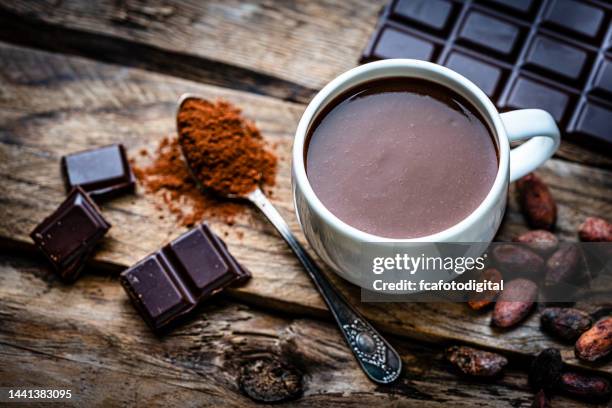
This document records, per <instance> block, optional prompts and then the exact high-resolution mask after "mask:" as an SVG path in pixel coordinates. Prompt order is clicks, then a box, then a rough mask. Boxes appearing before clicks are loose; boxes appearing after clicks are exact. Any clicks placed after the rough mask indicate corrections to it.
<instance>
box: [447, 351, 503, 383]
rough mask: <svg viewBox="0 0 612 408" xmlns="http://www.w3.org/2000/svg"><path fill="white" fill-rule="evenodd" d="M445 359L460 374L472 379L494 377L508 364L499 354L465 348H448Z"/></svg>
mask: <svg viewBox="0 0 612 408" xmlns="http://www.w3.org/2000/svg"><path fill="white" fill-rule="evenodd" d="M446 358H447V360H448V361H449V362H450V363H451V364H453V365H454V366H455V367H456V368H458V369H459V370H460V371H461V372H462V373H464V374H466V375H470V376H474V377H495V376H497V375H499V374H501V372H502V371H503V369H504V367H505V366H506V364H508V360H507V359H506V357H504V356H502V355H500V354H497V353H491V352H489V351H484V350H478V349H475V348H473V347H466V346H453V347H449V348H448V349H447V350H446Z"/></svg>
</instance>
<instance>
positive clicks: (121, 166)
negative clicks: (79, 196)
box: [62, 144, 135, 199]
mask: <svg viewBox="0 0 612 408" xmlns="http://www.w3.org/2000/svg"><path fill="white" fill-rule="evenodd" d="M62 174H63V176H64V182H65V184H66V188H67V189H68V190H70V189H72V188H73V187H75V186H80V187H81V188H82V189H83V190H85V191H87V192H88V193H89V194H90V195H91V196H92V197H94V198H96V199H106V198H109V197H112V196H115V195H118V194H120V193H125V192H131V191H133V190H134V186H135V178H134V174H133V173H132V170H131V168H130V164H129V162H128V159H127V155H126V153H125V148H124V147H123V145H121V144H113V145H110V146H104V147H99V148H96V149H91V150H85V151H82V152H78V153H72V154H69V155H67V156H64V157H62Z"/></svg>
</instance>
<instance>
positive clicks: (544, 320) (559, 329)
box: [540, 307, 593, 341]
mask: <svg viewBox="0 0 612 408" xmlns="http://www.w3.org/2000/svg"><path fill="white" fill-rule="evenodd" d="M540 323H541V325H542V329H543V330H544V331H546V332H548V333H550V334H552V335H554V336H556V337H558V338H560V339H563V340H567V341H575V340H576V339H577V338H578V337H580V335H581V334H582V333H584V332H585V331H586V330H588V329H589V327H591V324H592V323H593V322H592V320H591V317H590V316H589V315H588V314H587V313H585V312H583V311H582V310H578V309H573V308H569V307H548V308H546V309H544V310H543V311H542V316H541V317H540Z"/></svg>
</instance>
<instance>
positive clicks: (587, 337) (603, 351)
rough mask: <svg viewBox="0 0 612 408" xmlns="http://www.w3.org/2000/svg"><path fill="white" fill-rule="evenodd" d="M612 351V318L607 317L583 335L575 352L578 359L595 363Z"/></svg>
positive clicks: (577, 342) (577, 343)
mask: <svg viewBox="0 0 612 408" xmlns="http://www.w3.org/2000/svg"><path fill="white" fill-rule="evenodd" d="M610 351H612V317H607V318H605V319H602V320H600V321H598V322H597V323H595V324H594V325H593V327H591V328H590V329H589V330H587V331H585V332H584V333H582V335H581V336H580V338H579V339H578V341H576V347H575V349H574V352H575V354H576V357H578V358H580V359H582V360H586V361H595V360H598V359H600V358H602V357H604V356H606V355H608V353H610Z"/></svg>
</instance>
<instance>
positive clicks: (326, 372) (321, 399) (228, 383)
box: [0, 256, 580, 407]
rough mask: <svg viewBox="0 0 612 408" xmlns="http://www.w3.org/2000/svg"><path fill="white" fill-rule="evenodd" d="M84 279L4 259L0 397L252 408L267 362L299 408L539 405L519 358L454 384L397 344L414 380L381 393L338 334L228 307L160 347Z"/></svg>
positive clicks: (216, 303) (443, 368) (431, 354)
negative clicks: (288, 369)
mask: <svg viewBox="0 0 612 408" xmlns="http://www.w3.org/2000/svg"><path fill="white" fill-rule="evenodd" d="M86 275H87V276H85V277H83V279H81V280H80V281H79V282H77V283H76V284H74V285H72V286H67V285H64V284H62V283H60V282H59V281H58V280H56V279H55V277H54V276H53V275H52V274H51V273H49V272H48V271H47V270H46V269H45V268H44V267H41V266H40V264H38V263H35V262H32V261H26V260H25V259H20V258H15V257H10V258H7V257H6V256H0V322H1V324H0V360H1V361H3V364H0V387H7V386H15V385H21V386H30V387H36V386H40V387H49V386H51V385H53V386H54V387H55V388H70V389H72V393H73V395H74V396H75V398H78V400H77V401H78V403H79V406H117V405H122V406H164V407H168V406H181V407H183V406H189V407H191V406H193V407H196V406H197V407H200V406H212V405H218V406H224V407H225V406H236V407H243V406H251V405H252V402H251V400H250V399H248V398H247V397H246V396H244V395H243V394H242V393H241V391H240V389H239V386H238V384H237V379H238V377H239V372H240V367H241V366H242V365H244V364H245V363H247V362H249V361H251V360H254V359H261V358H269V359H275V360H279V361H282V362H284V363H286V364H291V365H293V366H294V367H296V368H297V370H299V371H300V372H301V373H302V374H303V376H304V377H303V390H304V392H303V396H302V397H301V398H299V399H298V400H297V401H294V402H292V404H291V405H297V406H309V407H318V406H321V407H323V406H330V405H333V406H355V405H360V406H361V405H366V404H383V405H389V404H393V405H394V406H412V405H416V404H418V405H419V406H423V407H439V406H457V407H473V406H491V407H493V406H517V407H518V406H529V404H530V400H531V398H532V393H531V392H530V391H529V388H528V386H527V380H526V378H527V375H526V372H525V371H524V368H525V367H524V364H523V363H522V362H521V361H512V359H511V361H512V364H511V365H510V367H509V370H508V371H507V372H506V374H505V375H504V376H503V377H502V378H501V379H500V380H498V381H495V382H492V383H490V382H478V381H471V380H468V379H465V378H462V377H458V376H456V375H455V373H454V372H453V371H452V370H451V367H450V366H449V365H448V364H447V363H446V362H445V361H444V357H443V351H442V350H441V349H439V348H428V347H424V346H420V345H417V344H414V343H411V342H409V341H406V340H399V339H393V343H394V344H395V346H396V348H397V349H398V350H399V352H400V354H401V356H402V360H403V361H404V363H405V371H404V373H403V374H402V376H401V378H400V380H399V382H398V383H396V384H394V385H393V386H389V387H381V386H376V385H375V384H373V383H371V382H370V381H369V380H367V379H366V378H365V376H364V375H363V373H362V372H361V371H360V369H359V368H358V367H357V363H356V362H355V361H354V360H353V357H352V355H351V354H350V352H349V351H348V350H347V349H346V347H345V346H344V344H343V341H342V339H341V338H340V334H339V333H338V332H337V330H336V329H335V327H333V326H332V325H331V324H329V323H321V322H317V321H313V320H311V319H304V318H302V319H293V318H287V317H276V316H272V315H270V314H268V313H265V312H261V311H257V310H254V309H251V308H248V307H246V306H242V305H237V304H233V305H232V304H228V303H227V302H226V301H224V300H223V299H221V298H216V299H211V300H210V301H209V302H208V304H207V305H206V306H204V307H202V308H201V309H199V310H198V313H197V314H196V315H195V316H194V317H192V318H191V319H189V320H187V321H186V322H184V323H183V324H182V325H180V326H179V327H177V328H176V330H174V331H173V332H172V333H171V334H170V335H168V336H165V337H163V338H159V337H155V336H153V335H152V334H151V333H150V331H149V330H148V328H147V327H146V326H145V325H144V323H143V322H142V320H141V319H140V316H138V314H137V313H136V312H135V310H134V308H133V307H132V306H131V305H130V303H129V301H128V299H127V296H126V295H125V293H124V292H123V290H122V289H121V286H120V285H119V283H118V281H117V280H116V279H109V278H108V277H107V276H104V275H100V274H94V273H89V274H86ZM92 312H93V313H92ZM554 401H555V404H561V405H563V406H567V407H575V406H576V407H577V406H580V404H579V403H577V402H574V401H571V400H568V399H566V398H562V397H557V398H555V400H554Z"/></svg>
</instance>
